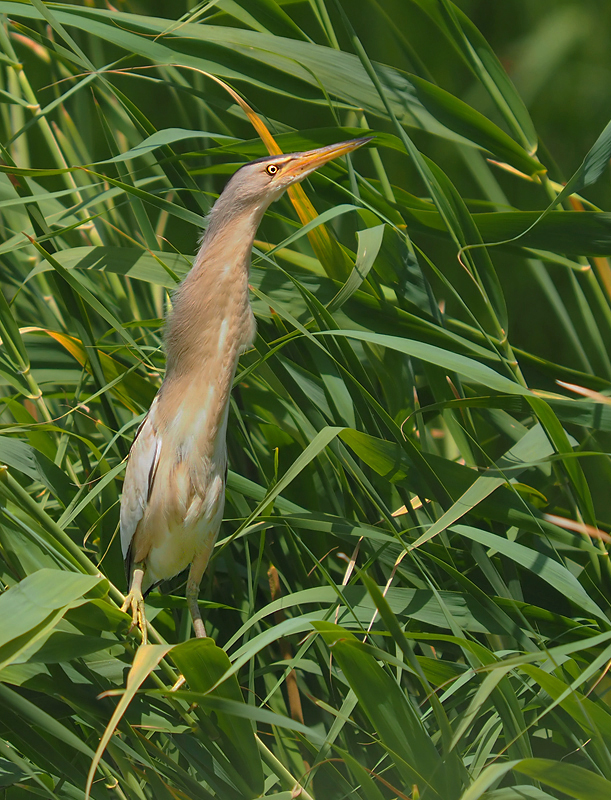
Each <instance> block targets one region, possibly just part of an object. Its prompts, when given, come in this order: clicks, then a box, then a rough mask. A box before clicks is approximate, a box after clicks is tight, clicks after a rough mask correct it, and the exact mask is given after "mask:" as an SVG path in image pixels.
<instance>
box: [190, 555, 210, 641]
mask: <svg viewBox="0 0 611 800" xmlns="http://www.w3.org/2000/svg"><path fill="white" fill-rule="evenodd" d="M194 567H195V562H194V563H193V564H191V569H190V570H189V577H188V578H187V606H188V607H189V612H190V613H191V619H192V620H193V630H194V631H195V636H196V637H197V638H198V639H205V638H206V628H205V627H204V621H203V620H202V615H201V611H200V610H199V603H198V602H197V601H198V599H199V584H200V582H201V579H202V572H200V570H195V569H194Z"/></svg>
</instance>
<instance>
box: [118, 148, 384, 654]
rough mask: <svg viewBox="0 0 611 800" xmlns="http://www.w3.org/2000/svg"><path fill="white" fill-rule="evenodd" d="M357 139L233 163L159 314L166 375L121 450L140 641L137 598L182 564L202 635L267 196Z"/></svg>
mask: <svg viewBox="0 0 611 800" xmlns="http://www.w3.org/2000/svg"><path fill="white" fill-rule="evenodd" d="M371 138H372V137H362V138H358V139H351V140H349V141H345V142H340V143H337V144H332V145H328V146H325V147H320V148H317V149H314V150H308V151H306V152H298V153H288V154H282V155H273V156H266V157H264V158H259V159H257V160H256V161H251V162H250V163H248V164H245V165H243V166H242V167H240V168H239V169H238V170H237V171H236V172H235V173H234V175H233V176H232V177H231V179H230V180H229V182H228V183H227V185H226V186H225V188H224V189H223V191H222V193H221V194H220V196H219V198H218V199H217V201H216V202H215V204H214V205H213V207H212V209H211V211H210V212H209V214H208V218H207V222H208V224H207V227H206V230H205V233H204V235H203V238H202V240H201V246H200V248H199V251H198V253H197V256H196V258H195V260H194V263H193V266H192V268H191V270H190V271H189V272H188V274H187V276H186V277H185V279H184V280H183V281H182V283H181V284H180V285H179V287H178V288H177V289H176V291H175V293H174V296H173V304H172V305H173V308H172V312H171V314H170V315H169V317H168V319H167V320H166V325H165V331H164V343H165V351H166V372H165V377H164V379H163V382H162V384H161V386H160V388H159V391H158V392H157V394H156V396H155V398H154V399H153V402H152V404H151V406H150V409H149V411H148V413H147V414H146V416H145V418H144V419H143V421H142V422H141V423H140V426H139V428H138V430H137V432H136V435H135V437H134V441H133V443H132V446H131V448H130V452H129V456H128V461H127V468H126V472H125V479H124V483H123V491H122V496H121V514H120V531H121V545H122V550H123V557H124V559H125V566H126V572H127V575H128V580H129V592H128V594H127V595H126V596H125V601H124V603H123V605H122V607H121V610H122V611H126V612H127V611H128V610H131V614H132V628H133V627H135V626H136V625H137V626H138V628H139V629H140V631H141V633H142V643H143V644H146V643H147V641H148V638H147V622H146V617H145V610H144V597H145V596H146V594H147V592H149V591H150V590H151V589H152V588H153V587H154V586H156V585H157V584H159V583H161V582H162V581H164V580H168V579H170V578H172V577H174V576H175V575H178V574H179V573H180V572H182V571H183V570H184V569H186V568H187V567H189V573H188V578H187V585H186V600H187V606H188V608H189V612H190V614H191V618H192V624H193V630H194V633H195V636H196V637H197V638H204V637H205V636H206V629H205V626H204V623H203V620H202V617H201V613H200V610H199V603H198V599H199V589H200V583H201V580H202V577H203V575H204V572H205V570H206V567H207V565H208V561H209V559H210V556H211V554H212V551H213V549H214V545H215V542H216V539H217V536H218V532H219V529H220V525H221V521H222V518H223V510H224V505H225V483H226V477H227V442H226V431H227V417H228V410H229V399H230V393H231V388H232V383H233V379H234V376H235V372H236V367H237V363H238V358H239V356H240V355H241V354H242V353H243V352H244V351H245V350H247V349H248V348H250V347H251V345H252V343H253V341H254V338H255V333H256V324H255V318H254V315H253V312H252V308H251V305H250V297H249V288H248V278H249V270H250V260H251V251H252V246H253V242H254V238H255V234H256V232H257V228H258V226H259V223H260V222H261V220H262V218H263V215H264V213H265V211H266V210H267V208H268V206H269V205H270V203H272V202H273V201H274V200H277V199H279V197H280V196H281V195H282V193H283V192H284V191H285V189H287V188H288V187H289V186H291V185H292V184H295V183H298V182H299V181H302V180H303V179H304V178H305V177H306V176H308V175H309V174H310V173H312V172H313V171H314V170H316V169H318V168H319V167H321V166H323V164H326V163H327V162H328V161H330V160H331V159H334V158H337V157H338V156H342V155H345V154H347V153H350V152H352V151H353V150H356V149H357V148H359V147H361V146H362V145H364V144H366V143H367V142H369V141H370V140H371Z"/></svg>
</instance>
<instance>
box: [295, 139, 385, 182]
mask: <svg viewBox="0 0 611 800" xmlns="http://www.w3.org/2000/svg"><path fill="white" fill-rule="evenodd" d="M373 138H374V137H373V136H364V137H363V138H361V139H349V140H348V141H347V142H338V144H330V145H327V147H319V148H318V149H317V150H308V151H306V152H305V153H296V154H295V155H294V156H293V157H292V159H291V161H290V162H289V163H288V164H287V165H286V167H285V168H284V170H283V177H284V178H288V179H289V180H290V181H291V183H294V182H295V181H300V180H302V179H303V178H305V177H306V175H309V174H310V173H311V172H314V170H316V169H318V168H319V167H322V166H323V164H326V163H327V161H331V160H332V159H334V158H337V157H338V156H343V155H346V153H351V152H352V151H353V150H357V149H358V148H359V147H362V146H363V145H364V144H367V143H368V142H370V141H371V140H372V139H373Z"/></svg>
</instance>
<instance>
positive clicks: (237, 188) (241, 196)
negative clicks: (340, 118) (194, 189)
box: [210, 136, 373, 223]
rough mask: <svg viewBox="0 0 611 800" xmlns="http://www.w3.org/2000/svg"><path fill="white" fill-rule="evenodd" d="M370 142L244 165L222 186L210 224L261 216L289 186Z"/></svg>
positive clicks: (364, 140)
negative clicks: (334, 159) (220, 220)
mask: <svg viewBox="0 0 611 800" xmlns="http://www.w3.org/2000/svg"><path fill="white" fill-rule="evenodd" d="M372 138H373V137H371V136H367V137H363V138H362V139H350V140H349V141H347V142H340V143H339V144H331V145H328V146H327V147H319V148H318V149H316V150H308V151H306V152H304V153H288V154H285V155H280V156H266V157H265V158H259V159H257V161H251V162H250V163H249V164H245V165H244V166H243V167H241V168H240V169H239V170H238V171H237V172H236V173H235V175H234V176H233V177H232V178H231V180H230V181H229V183H228V184H227V186H225V189H224V190H223V192H222V194H221V196H220V197H219V199H218V200H217V202H216V205H215V207H214V209H213V210H212V213H211V219H210V221H211V222H212V221H213V220H214V221H215V222H217V223H218V221H219V220H218V218H219V217H220V216H221V215H222V216H223V218H224V219H225V220H227V219H234V220H235V218H236V216H241V215H243V214H249V212H254V213H255V215H257V216H259V215H262V214H263V212H264V211H265V209H266V208H267V207H268V206H269V204H270V203H272V202H273V201H274V200H277V199H278V198H279V197H280V195H281V194H282V192H284V190H285V189H287V188H288V187H289V186H291V185H292V184H294V183H299V181H302V180H303V179H304V178H305V177H307V176H308V175H309V174H310V173H311V172H314V170H316V169H318V168H319V167H322V166H323V164H326V163H327V162H328V161H331V159H333V158H337V157H338V156H342V155H345V154H346V153H350V152H352V151H353V150H356V149H357V148H358V147H362V145H364V144H367V142H370V141H371V139H372Z"/></svg>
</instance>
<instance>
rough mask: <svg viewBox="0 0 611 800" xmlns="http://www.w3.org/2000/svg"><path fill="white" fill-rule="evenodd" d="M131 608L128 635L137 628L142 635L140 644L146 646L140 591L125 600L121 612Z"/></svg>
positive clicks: (144, 618)
mask: <svg viewBox="0 0 611 800" xmlns="http://www.w3.org/2000/svg"><path fill="white" fill-rule="evenodd" d="M130 608H131V612H132V624H131V625H130V626H129V631H128V633H131V632H132V631H133V629H134V628H135V627H136V626H137V627H138V628H140V632H141V633H142V644H148V636H147V633H146V616H145V614H144V598H143V597H142V592H141V591H140V589H137V590H134V589H132V590H131V592H130V593H129V594H128V595H127V597H126V598H125V601H124V603H123V605H122V606H121V611H127V610H128V609H130Z"/></svg>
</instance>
